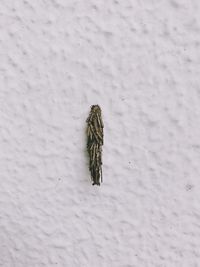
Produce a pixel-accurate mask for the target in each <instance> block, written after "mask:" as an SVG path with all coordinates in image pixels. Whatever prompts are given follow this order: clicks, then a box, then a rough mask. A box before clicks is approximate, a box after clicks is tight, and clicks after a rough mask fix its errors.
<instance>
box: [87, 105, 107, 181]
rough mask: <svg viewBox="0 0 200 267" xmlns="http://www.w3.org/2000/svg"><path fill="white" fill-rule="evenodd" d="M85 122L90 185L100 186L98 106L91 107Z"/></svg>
mask: <svg viewBox="0 0 200 267" xmlns="http://www.w3.org/2000/svg"><path fill="white" fill-rule="evenodd" d="M86 122H87V151H88V154H89V170H90V173H91V180H92V185H100V183H102V182H103V177H102V146H103V137H104V136H103V128H104V125H103V121H102V117H101V108H100V106H99V105H93V106H91V110H90V114H89V116H88V118H87V120H86Z"/></svg>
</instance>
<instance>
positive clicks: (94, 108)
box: [91, 105, 101, 112]
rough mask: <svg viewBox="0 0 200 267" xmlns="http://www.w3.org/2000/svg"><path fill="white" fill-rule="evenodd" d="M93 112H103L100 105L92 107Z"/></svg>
mask: <svg viewBox="0 0 200 267" xmlns="http://www.w3.org/2000/svg"><path fill="white" fill-rule="evenodd" d="M91 111H93V112H101V108H100V106H99V105H92V106H91Z"/></svg>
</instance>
